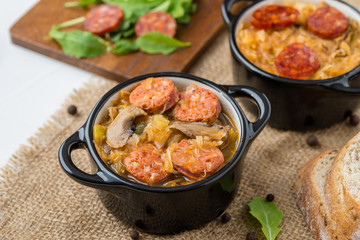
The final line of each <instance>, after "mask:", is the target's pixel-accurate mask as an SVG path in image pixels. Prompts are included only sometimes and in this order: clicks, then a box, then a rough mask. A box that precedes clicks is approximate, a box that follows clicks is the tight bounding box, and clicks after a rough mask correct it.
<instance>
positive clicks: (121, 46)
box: [112, 39, 139, 55]
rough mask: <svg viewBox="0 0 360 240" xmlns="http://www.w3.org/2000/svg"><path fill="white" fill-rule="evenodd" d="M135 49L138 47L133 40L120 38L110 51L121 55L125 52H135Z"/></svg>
mask: <svg viewBox="0 0 360 240" xmlns="http://www.w3.org/2000/svg"><path fill="white" fill-rule="evenodd" d="M137 50H139V47H138V46H137V45H136V43H135V42H134V41H131V40H126V39H120V40H118V41H116V43H115V46H114V48H113V49H112V52H113V53H114V54H117V55H122V54H126V53H131V52H136V51H137Z"/></svg>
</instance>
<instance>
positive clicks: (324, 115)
mask: <svg viewBox="0 0 360 240" xmlns="http://www.w3.org/2000/svg"><path fill="white" fill-rule="evenodd" d="M297 1H303V2H314V3H318V2H320V1H322V0H297ZM236 2H241V0H225V1H224V2H223V4H222V14H223V18H224V20H225V22H226V24H227V25H228V26H229V28H230V48H231V53H232V55H233V75H234V78H235V80H236V81H237V82H238V83H240V84H244V85H248V86H252V87H254V88H256V89H259V90H260V91H262V92H264V93H265V94H266V96H267V97H268V98H269V100H270V102H271V105H272V114H271V118H270V120H269V125H270V126H273V127H276V128H279V129H285V130H288V129H291V130H310V129H318V128H324V127H328V126H330V125H332V124H334V123H337V122H340V121H343V120H344V119H345V117H344V116H346V115H347V114H348V113H350V112H351V111H353V110H355V109H356V108H357V107H358V106H359V103H360V95H359V93H360V88H359V87H356V85H358V83H357V82H359V81H360V78H359V75H360V74H359V73H360V66H358V67H356V68H355V69H353V70H352V71H350V72H348V73H346V74H344V75H341V76H338V77H335V78H330V79H325V80H296V79H290V78H284V77H279V76H276V75H273V74H270V73H268V72H265V71H263V70H261V69H260V68H258V67H256V66H255V65H254V64H252V63H251V62H250V61H248V60H247V59H246V58H245V57H244V56H243V55H242V53H241V52H240V50H239V48H238V46H237V44H236V32H237V29H238V26H239V25H240V23H241V22H249V21H250V20H251V16H252V13H253V12H254V11H255V10H256V9H258V8H260V7H261V6H263V5H267V4H276V3H279V4H281V3H282V0H260V1H255V2H254V3H252V4H251V5H249V6H247V7H246V8H244V9H243V10H242V11H241V12H240V14H238V15H236V16H234V15H232V14H231V12H230V9H231V7H232V6H233V5H234V4H235V3H236ZM325 2H326V3H327V4H328V5H330V6H333V7H335V8H336V9H338V10H339V11H341V12H343V13H344V14H345V15H346V16H348V17H350V18H351V19H355V20H357V21H358V22H359V23H360V12H359V11H358V10H357V9H356V8H355V7H353V6H351V5H349V4H347V3H345V2H342V1H334V0H325ZM358 86H359V85H358Z"/></svg>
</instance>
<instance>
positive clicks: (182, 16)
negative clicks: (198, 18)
mask: <svg viewBox="0 0 360 240" xmlns="http://www.w3.org/2000/svg"><path fill="white" fill-rule="evenodd" d="M195 11H196V3H193V2H192V0H173V1H172V5H171V7H170V8H169V10H168V12H169V13H170V14H171V16H172V17H173V18H174V19H176V21H177V22H178V23H189V22H190V14H192V13H194V12H195Z"/></svg>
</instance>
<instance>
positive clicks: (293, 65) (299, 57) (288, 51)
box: [275, 43, 320, 79]
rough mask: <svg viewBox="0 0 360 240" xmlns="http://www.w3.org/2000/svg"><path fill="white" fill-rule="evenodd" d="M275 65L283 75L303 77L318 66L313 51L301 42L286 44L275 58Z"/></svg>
mask: <svg viewBox="0 0 360 240" xmlns="http://www.w3.org/2000/svg"><path fill="white" fill-rule="evenodd" d="M275 66H276V69H277V70H278V72H279V74H280V75H281V76H283V77H287V78H293V79H303V78H306V77H308V76H310V75H311V74H313V73H314V72H316V70H317V69H318V68H319V67H320V63H319V59H318V58H317V56H316V54H315V52H314V51H313V50H312V49H311V48H310V47H308V46H306V45H305V44H303V43H293V44H291V45H289V46H287V47H286V48H285V49H284V50H283V51H282V52H281V53H280V54H279V55H278V56H277V57H276V58H275Z"/></svg>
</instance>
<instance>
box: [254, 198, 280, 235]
mask: <svg viewBox="0 0 360 240" xmlns="http://www.w3.org/2000/svg"><path fill="white" fill-rule="evenodd" d="M248 205H249V207H250V214H251V215H253V216H254V217H255V218H256V219H257V220H259V222H260V223H261V225H262V228H261V230H262V231H263V233H264V235H265V237H266V239H267V240H274V239H275V238H276V236H277V235H278V234H279V232H280V231H281V229H280V228H279V227H278V226H279V225H280V224H281V220H282V217H283V213H282V212H281V211H279V209H278V207H277V206H276V204H275V203H274V202H269V201H266V200H264V199H262V198H260V197H254V198H253V199H252V200H251V201H250V202H249V204H248Z"/></svg>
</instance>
